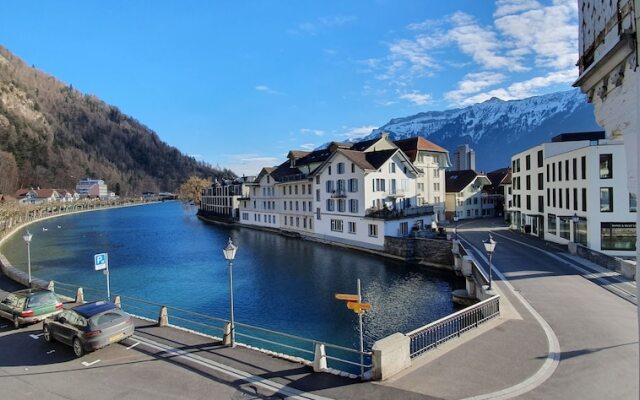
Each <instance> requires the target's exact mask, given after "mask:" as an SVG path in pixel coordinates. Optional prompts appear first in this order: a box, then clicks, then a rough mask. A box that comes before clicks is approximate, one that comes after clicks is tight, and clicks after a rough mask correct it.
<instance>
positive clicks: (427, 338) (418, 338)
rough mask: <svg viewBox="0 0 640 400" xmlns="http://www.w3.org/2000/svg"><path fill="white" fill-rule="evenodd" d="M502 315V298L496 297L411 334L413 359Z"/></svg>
mask: <svg viewBox="0 0 640 400" xmlns="http://www.w3.org/2000/svg"><path fill="white" fill-rule="evenodd" d="M498 315H500V296H498V295H496V296H493V297H490V298H488V299H486V300H484V301H481V302H479V303H477V304H474V305H472V306H470V307H467V308H465V309H464V310H461V311H458V312H456V313H454V314H451V315H449V316H446V317H444V318H441V319H439V320H437V321H434V322H432V323H430V324H428V325H425V326H423V327H422V328H418V329H416V330H414V331H412V332H409V333H408V334H407V336H409V338H410V339H411V342H410V353H411V358H414V357H417V356H419V355H421V354H422V353H424V352H426V351H428V350H430V349H432V348H435V347H437V346H438V345H440V344H442V343H444V342H447V341H449V340H451V339H453V338H454V337H458V336H460V335H461V334H462V333H463V332H466V331H468V330H469V329H472V328H476V327H477V326H478V325H480V324H482V323H483V322H486V321H488V320H490V319H492V318H494V317H496V316H498Z"/></svg>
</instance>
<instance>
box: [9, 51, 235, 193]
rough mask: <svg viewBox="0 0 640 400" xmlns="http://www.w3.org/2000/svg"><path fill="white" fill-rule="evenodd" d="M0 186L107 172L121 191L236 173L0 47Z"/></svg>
mask: <svg viewBox="0 0 640 400" xmlns="http://www.w3.org/2000/svg"><path fill="white" fill-rule="evenodd" d="M0 172H1V173H0V193H13V191H15V190H16V189H18V188H29V187H37V186H40V187H50V188H61V189H72V188H75V185H76V182H77V181H78V180H79V179H81V178H85V177H92V178H98V179H103V180H105V182H106V183H107V185H108V186H109V188H110V190H114V191H116V193H117V194H118V192H120V193H119V194H122V195H128V194H137V193H142V192H144V191H175V190H177V188H178V186H180V184H181V183H182V182H184V181H186V179H187V178H188V177H189V176H192V175H195V176H199V177H205V178H212V179H213V178H229V177H234V176H235V175H234V174H233V172H231V171H229V170H222V169H219V168H213V167H211V166H210V165H207V164H205V163H202V162H198V161H196V160H195V159H194V158H192V157H188V156H186V155H184V154H182V153H181V152H180V151H179V150H178V149H176V148H174V147H171V146H169V145H167V144H166V143H164V142H163V141H162V140H160V138H159V137H158V135H157V134H156V133H155V132H154V131H152V130H151V129H149V128H148V127H146V126H144V125H143V124H141V123H140V122H138V121H137V120H136V119H134V118H133V117H130V116H128V115H125V114H123V113H122V112H121V111H120V110H119V109H118V108H117V107H115V106H113V105H109V104H106V103H105V102H103V101H102V100H100V99H98V98H97V97H96V96H93V95H89V94H83V93H80V92H79V91H77V90H75V89H74V88H73V87H72V86H71V85H68V84H65V83H63V82H60V81H59V80H57V79H56V78H54V77H53V76H50V75H48V74H46V73H44V72H42V71H39V70H38V69H36V68H35V67H33V66H28V65H27V64H25V63H24V62H23V61H22V60H20V59H19V58H18V57H17V56H15V55H13V54H12V53H11V52H9V51H8V50H7V49H5V48H4V47H2V46H0Z"/></svg>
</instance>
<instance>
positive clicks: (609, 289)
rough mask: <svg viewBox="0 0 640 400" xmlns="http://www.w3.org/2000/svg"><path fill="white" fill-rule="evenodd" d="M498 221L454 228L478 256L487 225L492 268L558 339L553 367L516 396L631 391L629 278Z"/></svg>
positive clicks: (633, 339)
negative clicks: (491, 241)
mask: <svg viewBox="0 0 640 400" xmlns="http://www.w3.org/2000/svg"><path fill="white" fill-rule="evenodd" d="M499 226H500V224H499V223H498V222H497V221H495V220H478V221H473V222H471V223H468V224H465V225H463V226H462V227H460V229H459V230H458V231H459V233H460V235H461V236H462V238H463V239H465V240H466V241H467V242H468V243H470V244H472V245H473V246H474V247H475V248H476V252H475V254H474V255H475V256H476V258H477V259H480V258H481V256H480V254H479V253H480V252H479V251H477V249H484V247H483V245H482V240H484V239H486V238H487V237H488V230H489V229H492V230H493V231H494V239H495V240H496V241H497V242H498V244H497V247H496V251H495V253H494V255H493V265H494V268H495V269H498V270H499V271H500V272H502V273H503V274H504V275H505V276H506V278H507V279H508V280H509V282H510V283H511V285H512V286H513V287H514V288H515V289H516V290H517V291H518V292H519V293H520V294H521V295H522V296H523V297H524V298H525V299H526V300H527V301H528V302H529V303H530V304H531V305H532V306H533V307H534V308H535V310H536V311H537V312H538V313H539V314H540V315H541V316H542V317H543V318H544V319H545V320H546V321H547V322H548V324H549V325H550V327H551V328H552V329H553V331H554V332H555V334H556V336H557V338H558V340H559V344H560V362H559V364H558V367H557V369H556V370H555V372H554V373H553V375H552V376H551V377H550V378H549V379H548V380H547V381H546V382H544V384H543V385H541V386H539V387H538V388H536V389H535V390H533V391H531V392H529V393H527V394H526V395H524V396H523V398H527V399H549V398H554V399H570V398H571V399H574V398H575V399H638V393H639V392H638V359H639V352H638V320H637V314H636V311H637V310H636V306H635V304H633V302H634V301H635V300H636V299H635V294H634V293H633V288H634V284H631V283H629V282H624V281H625V280H624V279H622V280H621V279H619V278H608V277H605V278H602V279H595V278H594V275H596V276H598V275H608V274H600V273H598V271H597V270H589V269H588V267H586V266H584V265H581V264H576V263H573V262H572V260H571V258H569V257H567V256H566V253H564V254H562V253H560V254H558V250H557V247H555V246H549V245H546V244H545V243H544V242H542V241H539V240H535V239H533V238H529V237H527V236H525V235H520V234H517V233H513V232H509V231H507V230H504V229H500V228H499ZM530 246H535V247H536V248H532V247H530ZM482 253H484V250H482ZM485 265H486V263H485ZM576 267H578V268H579V269H577V268H576ZM581 270H582V271H581ZM584 272H587V274H585V273H584ZM494 276H495V275H494Z"/></svg>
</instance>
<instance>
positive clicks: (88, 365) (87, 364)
mask: <svg viewBox="0 0 640 400" xmlns="http://www.w3.org/2000/svg"><path fill="white" fill-rule="evenodd" d="M99 362H100V360H95V361H93V362H90V363H88V362H86V361H83V362H82V365H84V366H85V367H90V366H92V365H93V364H97V363H99Z"/></svg>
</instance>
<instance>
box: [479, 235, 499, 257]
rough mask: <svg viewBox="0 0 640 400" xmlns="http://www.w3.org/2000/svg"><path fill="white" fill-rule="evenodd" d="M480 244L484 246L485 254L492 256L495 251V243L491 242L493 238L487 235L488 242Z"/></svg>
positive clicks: (484, 241)
mask: <svg viewBox="0 0 640 400" xmlns="http://www.w3.org/2000/svg"><path fill="white" fill-rule="evenodd" d="M482 244H484V250H485V251H486V252H487V254H492V253H493V252H494V251H495V249H496V241H495V240H493V237H492V236H491V235H489V239H488V240H483V241H482Z"/></svg>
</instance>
